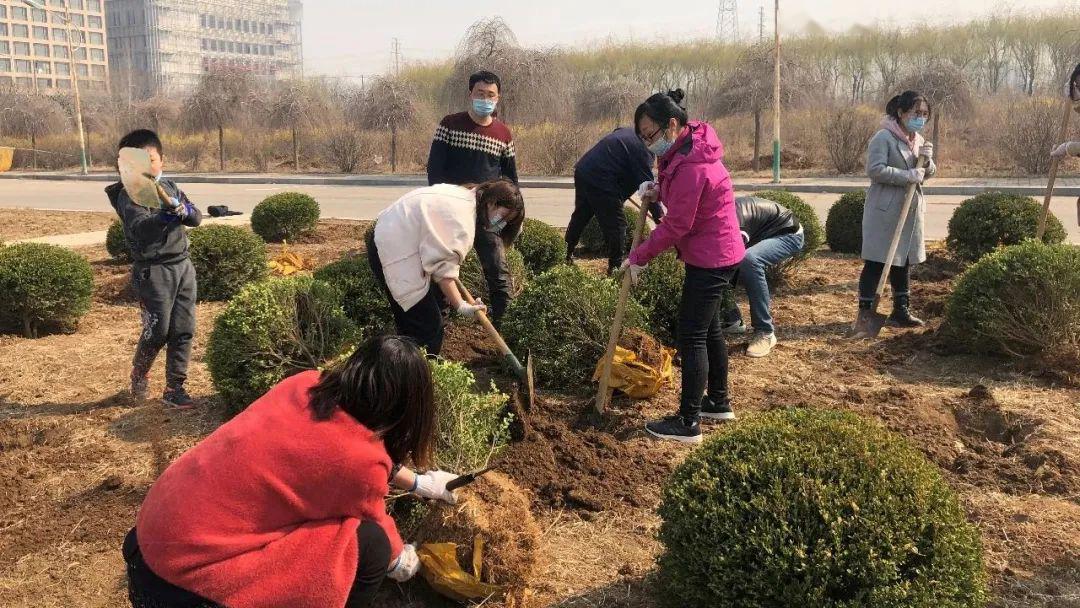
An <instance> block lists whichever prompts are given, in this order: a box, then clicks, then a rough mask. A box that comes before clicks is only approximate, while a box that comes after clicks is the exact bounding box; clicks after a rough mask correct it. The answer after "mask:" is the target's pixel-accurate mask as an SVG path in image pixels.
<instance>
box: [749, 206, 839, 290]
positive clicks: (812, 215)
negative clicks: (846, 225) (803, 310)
mask: <svg viewBox="0 0 1080 608" xmlns="http://www.w3.org/2000/svg"><path fill="white" fill-rule="evenodd" d="M754 196H756V197H758V198H765V199H769V200H770V201H775V202H777V203H780V204H781V205H783V206H785V207H787V208H788V209H791V211H792V213H794V214H795V217H797V218H799V223H800V224H802V227H803V238H804V239H805V241H804V243H803V250H802V252H801V253H799V254H797V255H796V256H795V257H793V258H791V259H790V260H787V261H786V262H782V263H780V264H777V265H776V266H773V267H772V268H770V269H769V278H770V282H773V283H775V282H778V281H780V280H782V279H783V278H784V277H786V276H787V274H788V273H789V272H791V271H793V270H794V269H795V268H796V267H798V265H799V264H802V263H803V262H805V261H806V260H808V259H810V257H811V256H813V255H814V254H815V253H817V250H818V248H819V247H821V245H822V244H823V243H824V242H825V230H824V229H823V228H822V227H821V220H819V219H818V216H817V212H815V211H814V208H813V207H811V206H810V205H808V204H807V203H806V201H804V200H803V199H802V198H800V197H799V196H796V195H794V194H792V193H790V192H788V191H786V190H766V191H764V192H755V193H754Z"/></svg>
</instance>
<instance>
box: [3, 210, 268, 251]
mask: <svg viewBox="0 0 1080 608" xmlns="http://www.w3.org/2000/svg"><path fill="white" fill-rule="evenodd" d="M72 213H77V212H75V211H73V212H72ZM250 221H251V218H249V217H247V216H243V217H241V216H233V217H206V218H204V219H203V222H202V223H203V224H204V225H205V224H234V225H238V226H243V225H246V224H247V223H248V222H250ZM108 233H109V231H108V230H95V231H93V232H77V233H73V234H54V235H50V236H38V237H33V238H29V239H15V240H12V241H8V244H9V245H14V244H16V243H45V244H47V245H59V246H61V247H67V248H69V249H76V248H79V247H92V246H94V245H104V244H105V236H106V235H107V234H108Z"/></svg>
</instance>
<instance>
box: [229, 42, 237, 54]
mask: <svg viewBox="0 0 1080 608" xmlns="http://www.w3.org/2000/svg"><path fill="white" fill-rule="evenodd" d="M229 52H230V53H235V52H236V43H234V42H230V43H229Z"/></svg>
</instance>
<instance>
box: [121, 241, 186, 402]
mask: <svg viewBox="0 0 1080 608" xmlns="http://www.w3.org/2000/svg"><path fill="white" fill-rule="evenodd" d="M132 274H133V276H132V285H133V286H134V287H135V293H136V295H137V296H138V298H139V306H140V308H141V309H142V335H141V336H139V346H138V347H137V348H136V349H135V358H134V359H133V360H132V362H131V366H132V371H131V375H132V376H133V377H136V376H145V375H146V374H147V373H148V372H149V371H150V367H151V366H152V365H153V364H154V359H156V358H157V354H158V352H160V351H161V349H162V347H166V346H167V347H168V349H167V350H166V351H165V384H166V386H167V387H168V388H177V387H180V386H183V384H184V381H185V380H187V368H188V358H189V357H190V355H191V340H192V338H193V337H194V336H195V295H196V291H195V290H196V288H195V267H194V266H192V264H191V260H186V259H185V260H183V261H181V262H176V263H175V264H167V265H161V264H149V265H142V264H137V263H136V264H135V265H134V266H133V267H132Z"/></svg>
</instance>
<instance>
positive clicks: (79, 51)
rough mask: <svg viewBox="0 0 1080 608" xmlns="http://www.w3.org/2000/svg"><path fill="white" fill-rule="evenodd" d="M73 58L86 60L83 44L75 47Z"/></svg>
mask: <svg viewBox="0 0 1080 608" xmlns="http://www.w3.org/2000/svg"><path fill="white" fill-rule="evenodd" d="M75 59H79V60H82V61H86V47H85V46H80V47H79V48H77V49H75Z"/></svg>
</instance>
